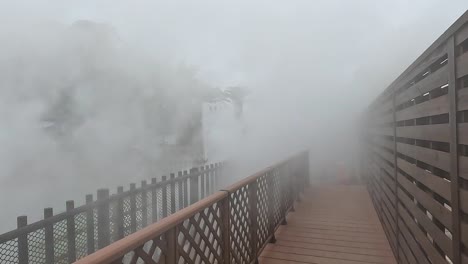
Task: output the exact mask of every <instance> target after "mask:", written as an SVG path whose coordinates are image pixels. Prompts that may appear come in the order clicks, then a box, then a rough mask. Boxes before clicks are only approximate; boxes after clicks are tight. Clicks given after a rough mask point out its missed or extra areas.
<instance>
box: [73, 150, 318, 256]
mask: <svg viewBox="0 0 468 264" xmlns="http://www.w3.org/2000/svg"><path fill="white" fill-rule="evenodd" d="M308 159H309V157H308V153H306V152H305V153H301V154H298V155H296V156H294V157H292V158H290V159H288V160H285V161H283V162H280V163H278V164H276V165H274V166H271V167H269V168H266V169H264V170H262V171H260V172H258V173H256V174H255V175H252V176H250V177H248V178H246V179H244V180H242V181H240V182H238V183H236V184H234V185H232V186H230V187H227V188H225V189H223V190H220V191H218V192H216V193H214V194H212V195H210V196H209V197H207V198H205V199H203V200H201V201H199V202H197V203H195V204H193V205H191V206H189V207H187V208H185V209H183V210H181V211H179V212H177V213H175V214H173V215H171V216H168V217H166V218H164V219H162V220H161V221H159V222H157V223H155V224H152V225H150V226H148V227H146V228H144V229H142V230H140V231H138V232H136V233H134V234H132V235H130V236H128V237H126V238H124V239H121V240H119V241H117V242H115V243H113V244H111V245H110V246H107V247H105V248H103V249H101V250H99V251H97V252H95V253H93V254H91V255H89V256H88V257H86V258H83V259H81V260H80V261H78V262H77V263H79V264H85V263H86V264H93V263H94V264H97V263H153V264H159V263H167V264H169V263H224V264H228V263H255V262H257V258H258V256H259V254H260V252H261V251H262V249H263V248H264V247H265V246H266V245H267V243H269V242H273V241H274V240H275V235H274V233H275V230H276V229H277V228H278V227H279V225H281V224H285V223H286V215H287V213H288V212H289V211H290V210H292V209H293V206H294V201H295V200H296V198H297V197H298V195H299V193H300V191H302V189H303V188H304V186H305V185H307V184H308V179H309V169H308Z"/></svg>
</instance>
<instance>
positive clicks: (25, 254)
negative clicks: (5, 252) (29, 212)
mask: <svg viewBox="0 0 468 264" xmlns="http://www.w3.org/2000/svg"><path fill="white" fill-rule="evenodd" d="M16 225H17V227H18V229H20V228H22V227H25V226H27V225H28V217H27V216H25V215H23V216H18V218H17V219H16ZM28 263H29V249H28V233H26V232H22V234H21V235H19V236H18V264H28Z"/></svg>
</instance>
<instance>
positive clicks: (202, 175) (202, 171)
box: [200, 166, 206, 200]
mask: <svg viewBox="0 0 468 264" xmlns="http://www.w3.org/2000/svg"><path fill="white" fill-rule="evenodd" d="M205 176H206V171H205V167H204V166H201V167H200V200H201V199H203V198H204V197H205V196H206V194H205Z"/></svg>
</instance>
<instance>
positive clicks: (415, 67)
mask: <svg viewBox="0 0 468 264" xmlns="http://www.w3.org/2000/svg"><path fill="white" fill-rule="evenodd" d="M444 42H446V41H444ZM446 53H447V45H446V44H445V43H441V45H440V46H438V47H434V49H433V51H432V52H431V53H429V54H427V55H426V56H427V57H425V58H424V59H423V60H421V61H420V62H418V61H415V62H414V63H415V64H412V65H411V66H410V67H409V68H408V69H407V70H405V72H403V73H402V75H400V76H399V77H398V78H397V80H396V81H395V82H394V83H392V84H391V86H392V87H396V88H400V87H402V86H404V85H406V84H407V83H409V82H410V81H411V80H413V79H414V78H415V77H416V76H418V75H420V74H423V73H424V71H425V70H426V69H427V68H429V66H431V64H433V63H434V62H436V61H438V60H439V59H440V58H441V57H443V56H444V55H445V54H446ZM418 60H419V58H418Z"/></svg>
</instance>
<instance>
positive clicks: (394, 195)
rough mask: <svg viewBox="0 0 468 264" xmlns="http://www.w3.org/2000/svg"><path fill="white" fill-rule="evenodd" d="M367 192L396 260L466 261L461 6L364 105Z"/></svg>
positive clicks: (465, 76) (467, 25)
mask: <svg viewBox="0 0 468 264" xmlns="http://www.w3.org/2000/svg"><path fill="white" fill-rule="evenodd" d="M365 119H366V120H365V125H364V126H363V132H364V135H365V136H364V146H365V148H364V149H365V150H364V153H363V161H364V163H363V168H364V174H365V178H366V179H367V183H368V187H369V192H370V194H371V197H372V199H373V202H374V205H375V208H376V210H377V212H378V215H379V218H380V220H381V222H382V225H383V227H384V230H385V232H386V234H387V237H388V239H389V241H390V244H391V246H392V248H393V251H394V254H395V256H397V257H398V259H399V262H400V263H448V262H447V261H448V260H450V261H451V262H452V263H468V251H467V250H466V247H467V246H468V228H467V226H468V195H467V194H468V170H467V169H468V140H467V138H468V126H467V124H468V12H466V13H465V14H464V15H463V16H462V17H461V18H459V19H458V20H457V21H456V22H455V23H454V24H453V25H452V26H451V27H450V28H449V29H448V30H447V31H446V32H445V33H444V34H443V35H442V36H441V37H440V38H439V39H437V40H436V41H435V42H434V44H432V46H430V47H429V48H428V49H427V50H426V51H425V52H424V53H423V54H422V55H421V56H420V57H419V58H418V59H417V60H416V61H415V62H414V63H413V64H411V65H410V67H409V68H408V69H407V70H405V71H404V72H403V73H402V74H401V75H400V76H399V77H398V78H397V79H396V80H395V81H394V82H393V83H392V84H391V85H390V86H389V87H388V88H387V89H386V90H385V91H384V92H383V93H382V94H381V95H379V97H378V98H377V99H376V100H375V101H374V103H373V104H372V105H371V106H370V108H369V110H368V112H367V114H366V118H365Z"/></svg>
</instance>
